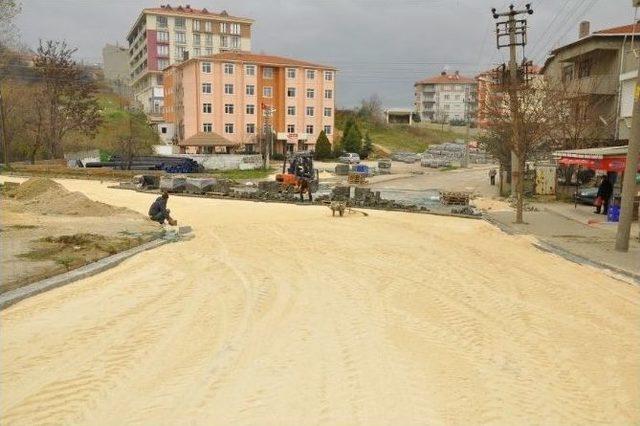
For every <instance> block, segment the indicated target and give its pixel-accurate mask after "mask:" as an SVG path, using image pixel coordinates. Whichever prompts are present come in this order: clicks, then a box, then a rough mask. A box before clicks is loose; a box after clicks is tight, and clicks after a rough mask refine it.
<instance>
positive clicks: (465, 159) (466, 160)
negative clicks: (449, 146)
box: [461, 86, 471, 168]
mask: <svg viewBox="0 0 640 426" xmlns="http://www.w3.org/2000/svg"><path fill="white" fill-rule="evenodd" d="M470 91H471V90H470V88H469V87H468V86H467V88H466V89H465V93H464V118H465V121H466V122H467V126H466V129H465V132H464V156H463V157H462V164H461V166H462V167H464V168H466V167H469V129H470V127H471V114H470V113H469V97H470V95H469V92H470Z"/></svg>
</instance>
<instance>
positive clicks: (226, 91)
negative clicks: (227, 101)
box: [224, 84, 233, 95]
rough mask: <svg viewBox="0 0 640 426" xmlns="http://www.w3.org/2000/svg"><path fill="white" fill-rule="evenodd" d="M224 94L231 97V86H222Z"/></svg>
mask: <svg viewBox="0 0 640 426" xmlns="http://www.w3.org/2000/svg"><path fill="white" fill-rule="evenodd" d="M224 94H225V95H233V84H225V85H224Z"/></svg>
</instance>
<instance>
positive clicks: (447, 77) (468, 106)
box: [414, 71, 478, 122]
mask: <svg viewBox="0 0 640 426" xmlns="http://www.w3.org/2000/svg"><path fill="white" fill-rule="evenodd" d="M414 86H415V98H416V101H415V105H416V112H417V113H418V115H419V116H420V119H421V120H422V121H437V122H443V121H444V122H449V121H450V120H466V119H467V117H470V118H471V120H473V119H474V118H475V113H476V102H477V99H476V98H477V87H478V85H477V82H476V81H475V80H474V79H473V78H468V77H464V76H462V75H460V73H459V72H458V71H456V72H455V73H454V74H447V72H446V71H443V72H442V73H440V75H438V76H435V77H429V78H427V79H424V80H421V81H418V82H416V83H415V85H414Z"/></svg>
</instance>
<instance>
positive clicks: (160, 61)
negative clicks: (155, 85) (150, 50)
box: [158, 59, 169, 71]
mask: <svg viewBox="0 0 640 426" xmlns="http://www.w3.org/2000/svg"><path fill="white" fill-rule="evenodd" d="M168 66H169V60H168V59H158V69H159V70H160V71H162V70H163V69H165V68H167V67H168Z"/></svg>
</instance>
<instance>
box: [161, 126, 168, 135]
mask: <svg viewBox="0 0 640 426" xmlns="http://www.w3.org/2000/svg"><path fill="white" fill-rule="evenodd" d="M160 131H161V132H162V134H163V135H166V134H167V128H166V127H161V128H160Z"/></svg>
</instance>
